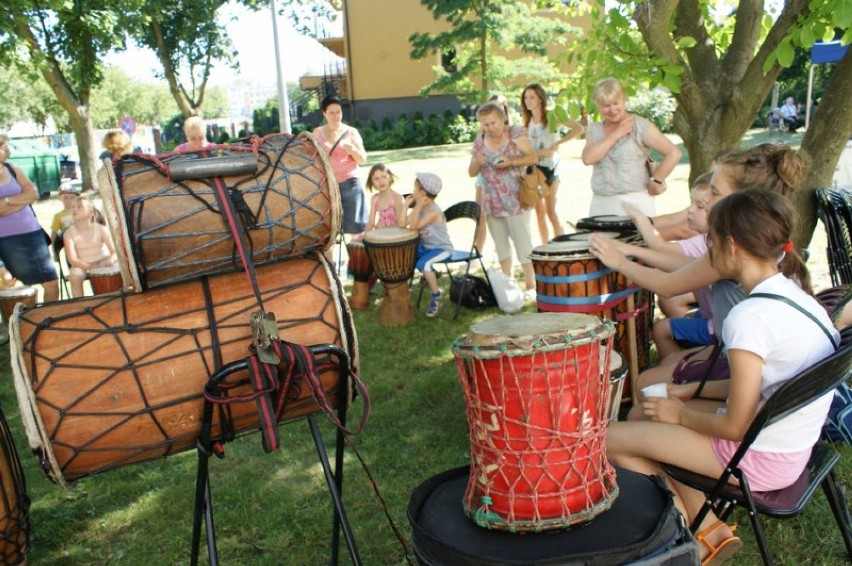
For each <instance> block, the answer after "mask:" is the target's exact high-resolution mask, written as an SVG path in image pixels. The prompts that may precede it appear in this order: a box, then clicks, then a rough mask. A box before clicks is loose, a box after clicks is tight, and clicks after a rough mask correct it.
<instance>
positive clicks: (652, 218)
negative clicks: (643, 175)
mask: <svg viewBox="0 0 852 566" xmlns="http://www.w3.org/2000/svg"><path fill="white" fill-rule="evenodd" d="M654 180H655V181H656V179H654ZM657 182H658V183H659V181H657ZM648 222H649V223H650V224H651V226H653V225H654V217H653V216H648Z"/></svg>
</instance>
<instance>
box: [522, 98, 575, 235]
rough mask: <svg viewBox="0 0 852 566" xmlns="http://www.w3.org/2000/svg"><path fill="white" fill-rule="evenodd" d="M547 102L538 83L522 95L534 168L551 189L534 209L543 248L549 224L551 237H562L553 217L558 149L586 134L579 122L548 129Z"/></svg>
mask: <svg viewBox="0 0 852 566" xmlns="http://www.w3.org/2000/svg"><path fill="white" fill-rule="evenodd" d="M547 100H548V98H547V93H546V92H545V91H544V87H542V86H541V85H540V84H538V83H533V84H531V85H529V86H527V88H525V89H524V92H523V93H522V94H521V112H522V114H523V116H524V128H526V129H527V137H528V138H529V140H530V143H531V144H532V147H533V149H534V150H535V152H536V154H537V155H538V158H539V159H538V163H537V164H536V167H538V168H539V169H541V171H542V173H544V176H545V178H546V179H547V186H548V187H549V188H550V193H548V195H547V196H546V197H545V198H543V199H542V200H540V201H539V202H538V204H536V205H535V215H536V220H537V221H538V233H539V235H540V236H541V243H542V244H546V243H547V242H549V241H550V234H549V230H548V228H547V221H548V220H549V221H550V225H551V226H553V235H554V236H561V235H562V234H564V233H565V230H564V229H563V228H562V225H561V224H560V223H559V216H557V214H556V191H557V190H559V172H558V171H557V169H556V168H557V166H558V165H559V146H560V145H561V144H563V143H565V142H567V141H570V140H573V139H575V138H578V137H580V136H581V135H583V132H584V131H585V128H583V126H582V125H580V123H579V122H575V121H574V120H571V119H567V120H565V122H564V124H554V127H553V128H551V127H550V126H551V124H549V123H548V120H547ZM562 125H564V126H566V127H568V128H569V130H568V133H567V134H565V135H561V134H560V132H559V131H558V130H559V127H560V126H562ZM551 130H552V131H551Z"/></svg>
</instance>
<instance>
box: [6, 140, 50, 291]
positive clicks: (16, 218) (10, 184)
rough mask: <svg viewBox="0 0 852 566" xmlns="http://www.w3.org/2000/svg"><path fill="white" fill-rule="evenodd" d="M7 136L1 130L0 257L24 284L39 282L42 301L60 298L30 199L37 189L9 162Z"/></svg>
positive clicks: (44, 240) (43, 237)
mask: <svg viewBox="0 0 852 566" xmlns="http://www.w3.org/2000/svg"><path fill="white" fill-rule="evenodd" d="M9 155H11V152H10V151H9V138H8V136H6V135H5V134H0V261H2V262H3V264H4V265H5V266H6V269H8V270H9V272H10V273H11V274H12V276H13V277H14V278H15V279H19V280H20V281H21V282H23V283H24V284H25V285H37V284H40V285H41V286H42V288H43V289H44V297H43V298H44V301H45V302H48V301H55V300H57V299H58V298H59V276H58V275H57V273H56V265H55V264H54V263H53V258H52V257H51V255H50V249H48V246H47V243H48V242H47V240H48V235H47V233H45V231H44V230H43V229H42V227H41V225H40V224H39V223H38V219H37V218H36V215H35V212H33V209H32V206H30V205H32V203H34V202H36V201H37V200H38V189H36V186H35V185H34V184H33V183H32V181H30V180H29V179H28V178H27V175H26V174H25V173H24V172H23V171H22V170H21V169H20V168H18V167H17V166H15V165H11V164H9V163H8V159H9Z"/></svg>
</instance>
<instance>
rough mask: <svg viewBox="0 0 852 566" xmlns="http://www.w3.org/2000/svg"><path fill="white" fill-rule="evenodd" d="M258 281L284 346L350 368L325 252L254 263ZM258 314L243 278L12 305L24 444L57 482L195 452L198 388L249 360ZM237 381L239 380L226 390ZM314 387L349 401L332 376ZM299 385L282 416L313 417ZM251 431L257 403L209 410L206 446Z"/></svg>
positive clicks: (342, 311) (352, 350) (350, 338)
mask: <svg viewBox="0 0 852 566" xmlns="http://www.w3.org/2000/svg"><path fill="white" fill-rule="evenodd" d="M256 276H257V282H258V285H259V288H260V291H261V296H262V299H263V303H264V306H265V308H266V310H267V311H268V312H273V313H275V314H276V315H277V326H278V329H279V334H280V337H281V339H282V340H287V341H291V342H296V343H299V344H304V345H315V344H337V345H339V346H341V347H343V348H344V349H345V350H346V351H347V352H348V353H349V355H350V357H351V359H352V360H353V365H354V367H355V368H357V364H358V350H357V344H356V338H355V329H354V327H353V325H352V320H351V314H350V313H349V312H348V310H347V307H346V301H345V299H344V297H343V294H342V291H341V288H340V285H339V282H338V280H337V279H336V277H335V275H334V274H333V272H332V270H331V268H330V266H329V265H328V263H327V262H326V260H325V258H324V257H323V256H322V254H317V255H313V256H310V257H306V258H293V259H290V260H286V261H283V262H279V263H276V264H272V265H265V266H260V267H258V268H257V269H256ZM255 310H257V302H256V299H255V297H254V294H253V292H252V290H251V287H250V285H249V283H248V280H247V278H246V276H245V274H243V273H231V274H225V275H217V276H211V277H203V278H201V279H199V280H197V281H192V282H186V283H180V284H176V285H172V286H169V287H165V288H159V289H152V290H148V291H146V292H144V293H135V294H124V293H117V294H111V295H100V296H96V297H87V298H82V299H75V300H71V301H63V302H61V303H48V304H44V305H40V306H37V307H34V308H31V309H28V310H22V309H20V307H19V308H18V310H17V311H16V314H15V315H14V316H13V318H12V325H11V328H10V336H11V348H12V366H13V371H14V375H15V388H16V391H17V395H18V402H19V404H20V407H21V415H22V418H23V420H24V424H25V426H26V429H27V435H28V438H29V442H30V446H31V447H32V449H33V451H34V452H35V453H36V456H37V457H38V459H39V460H40V461H41V463H42V466H43V468H44V469H45V471H46V472H47V473H48V475H49V476H50V477H51V479H53V480H54V481H55V482H57V483H59V484H65V483H66V482H70V481H73V480H76V479H79V478H82V477H85V476H88V475H91V474H96V473H100V472H105V471H108V470H111V469H115V468H118V467H120V466H124V465H127V464H130V463H133V462H139V461H144V460H149V459H153V458H160V457H163V456H167V455H169V454H174V453H176V452H180V451H183V450H188V449H190V448H194V447H195V445H196V439H197V438H198V437H199V434H200V426H201V423H200V417H201V412H202V406H203V398H202V393H203V390H204V387H205V385H206V384H207V382H208V379H209V378H210V376H211V375H212V374H213V373H214V372H215V371H216V370H217V369H218V368H220V367H222V366H223V365H225V364H228V363H230V362H233V361H238V360H242V359H244V358H246V357H247V356H248V354H249V346H250V345H251V344H252V331H251V327H250V326H249V317H250V313H251V312H253V311H255ZM326 361H329V362H330V361H332V360H318V367H322V364H323V363H324V362H326ZM244 378H246V373H245V372H237V373H235V374H233V375H232V376H231V377H229V378H228V382H231V383H233V382H236V381H238V380H241V379H244ZM321 380H322V383H323V387H324V388H325V390H326V391H327V393H328V397H329V400H330V403H331V404H332V406H335V404H336V403H338V402H340V401H341V396H343V395H347V397H346V399H348V393H347V392H346V391H345V385H343V384H341V383H340V377H339V373H338V372H337V371H333V370H328V371H324V372H323V373H322V375H321ZM297 389H298V396H297V397H296V398H294V399H292V400H290V401H289V402H288V404H287V409H286V411H285V413H284V415H283V417H282V420H289V419H294V418H297V417H301V416H305V415H308V414H312V413H315V412H319V411H320V408H319V407H318V406H317V404H316V403H315V402H314V400H313V398H312V397H311V393H310V388H309V387H307V386H306V385H303V386H301V387H298V388H297ZM250 391H251V389H250V388H249V387H248V386H245V387H243V386H240V387H237V388H234V389H233V390H231V395H232V396H237V395H242V394H247V393H250ZM225 414H227V417H226V420H227V422H226V423H223V420H222V419H223V415H225ZM225 425H227V426H225ZM257 427H258V416H257V411H256V406H255V403H254V402H253V401H250V402H245V403H233V404H230V405H229V406H228V409H227V410H224V411H214V420H213V440H217V439H223V438H224V437H225V432H226V431H225V428H227V429H230V430H232V431H234V432H235V433H240V432H246V431H249V430H253V429H256V428H257Z"/></svg>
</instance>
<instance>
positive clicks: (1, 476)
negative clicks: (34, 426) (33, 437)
mask: <svg viewBox="0 0 852 566" xmlns="http://www.w3.org/2000/svg"><path fill="white" fill-rule="evenodd" d="M31 534H32V530H31V529H30V499H29V497H27V485H26V482H25V481H24V472H23V470H22V469H21V462H20V460H18V453H17V451H16V450H15V441H14V440H13V439H12V435H11V433H10V432H9V425H8V424H7V423H6V417H5V416H4V415H3V412H2V411H0V564H23V563H24V562H26V558H27V552H28V551H29V549H30V537H31Z"/></svg>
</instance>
